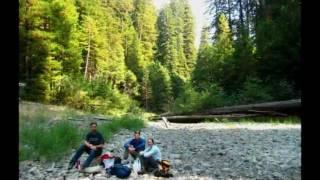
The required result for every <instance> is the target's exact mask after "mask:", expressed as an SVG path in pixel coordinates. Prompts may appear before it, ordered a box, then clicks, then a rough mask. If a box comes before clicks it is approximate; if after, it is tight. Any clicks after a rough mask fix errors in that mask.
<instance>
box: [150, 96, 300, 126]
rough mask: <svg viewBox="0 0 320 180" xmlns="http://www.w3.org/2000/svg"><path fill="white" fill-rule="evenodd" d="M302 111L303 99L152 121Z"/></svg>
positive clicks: (208, 111)
mask: <svg viewBox="0 0 320 180" xmlns="http://www.w3.org/2000/svg"><path fill="white" fill-rule="evenodd" d="M300 110H301V99H295V100H289V101H277V102H268V103H260V104H248V105H239V106H229V107H221V108H213V109H209V110H205V111H202V112H193V113H185V114H172V113H166V114H160V115H159V116H154V117H152V118H151V120H161V118H162V117H166V119H167V120H168V121H170V122H186V121H193V122H196V121H197V122H199V121H201V120H204V119H213V118H228V119H237V118H245V117H256V116H282V117H285V116H288V115H299V114H300Z"/></svg>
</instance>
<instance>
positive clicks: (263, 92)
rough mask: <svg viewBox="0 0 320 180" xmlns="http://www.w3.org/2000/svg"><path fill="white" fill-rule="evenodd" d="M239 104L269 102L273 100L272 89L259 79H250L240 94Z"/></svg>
mask: <svg viewBox="0 0 320 180" xmlns="http://www.w3.org/2000/svg"><path fill="white" fill-rule="evenodd" d="M238 96H239V97H238V98H239V102H241V103H242V104H246V103H247V104H249V103H260V102H268V101H271V100H273V97H272V96H271V95H270V89H269V87H267V86H266V85H265V84H264V83H263V82H262V81H261V80H259V79H257V78H248V79H247V80H246V82H245V83H244V87H243V89H241V90H240V92H239V95H238Z"/></svg>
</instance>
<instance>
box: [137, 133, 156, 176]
mask: <svg viewBox="0 0 320 180" xmlns="http://www.w3.org/2000/svg"><path fill="white" fill-rule="evenodd" d="M139 155H140V156H139V157H140V162H141V165H142V170H141V171H140V172H138V174H144V173H145V172H146V171H149V172H150V171H154V170H156V169H158V167H159V164H160V162H161V152H160V149H159V147H158V146H157V145H154V140H153V139H152V138H149V139H148V147H147V148H146V149H145V150H144V151H141V152H140V153H139Z"/></svg>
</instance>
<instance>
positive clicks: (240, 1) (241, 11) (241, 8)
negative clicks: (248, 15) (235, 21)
mask: <svg viewBox="0 0 320 180" xmlns="http://www.w3.org/2000/svg"><path fill="white" fill-rule="evenodd" d="M238 2H239V13H240V14H239V18H240V31H241V35H243V28H244V23H243V7H242V0H239V1H238Z"/></svg>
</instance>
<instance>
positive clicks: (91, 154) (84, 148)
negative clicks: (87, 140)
mask: <svg viewBox="0 0 320 180" xmlns="http://www.w3.org/2000/svg"><path fill="white" fill-rule="evenodd" d="M84 151H86V152H87V153H88V154H89V157H88V158H87V160H86V161H85V162H84V163H83V165H82V167H83V168H86V167H88V166H89V165H90V163H91V162H92V160H93V159H94V158H96V157H97V156H100V155H101V154H102V149H97V150H92V149H90V148H88V147H87V146H86V145H84V144H83V145H81V146H80V147H79V149H78V150H77V152H76V154H75V155H74V156H73V157H72V159H71V161H70V163H73V164H74V163H75V162H76V161H77V160H78V159H79V158H80V156H81V155H82V153H83V152H84Z"/></svg>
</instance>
